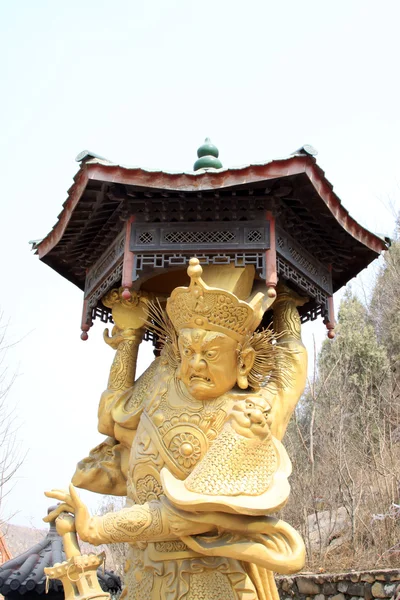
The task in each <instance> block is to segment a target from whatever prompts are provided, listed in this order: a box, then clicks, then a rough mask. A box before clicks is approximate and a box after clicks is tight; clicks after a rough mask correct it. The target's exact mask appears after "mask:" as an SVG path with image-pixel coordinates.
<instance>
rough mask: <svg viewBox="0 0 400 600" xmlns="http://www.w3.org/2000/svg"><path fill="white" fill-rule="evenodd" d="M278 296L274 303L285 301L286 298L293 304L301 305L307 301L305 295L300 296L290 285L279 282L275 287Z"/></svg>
mask: <svg viewBox="0 0 400 600" xmlns="http://www.w3.org/2000/svg"><path fill="white" fill-rule="evenodd" d="M276 291H277V293H278V296H277V298H276V300H275V304H276V305H278V304H279V303H281V302H285V301H286V302H287V301H288V300H289V301H291V302H293V303H294V305H295V306H303V304H305V303H306V302H308V301H309V298H308V297H307V296H300V295H299V294H297V292H295V291H294V290H292V289H291V288H290V287H288V286H287V285H285V284H284V283H282V282H280V283H279V284H278V286H277V288H276Z"/></svg>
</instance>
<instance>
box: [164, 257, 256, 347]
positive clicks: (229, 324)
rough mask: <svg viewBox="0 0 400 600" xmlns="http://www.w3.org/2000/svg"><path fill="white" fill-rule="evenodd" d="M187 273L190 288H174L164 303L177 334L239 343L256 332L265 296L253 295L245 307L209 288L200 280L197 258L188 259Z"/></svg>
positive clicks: (228, 295) (230, 297) (200, 272)
mask: <svg viewBox="0 0 400 600" xmlns="http://www.w3.org/2000/svg"><path fill="white" fill-rule="evenodd" d="M187 273H188V275H189V277H190V286H189V287H178V288H175V289H174V290H173V292H172V293H171V296H170V298H169V299H168V301H167V313H168V315H169V318H170V319H171V321H172V324H173V325H174V327H175V329H176V331H178V332H179V331H180V330H181V329H197V328H200V329H206V330H207V331H218V332H221V333H225V334H226V335H229V336H230V337H233V338H234V339H235V340H237V341H238V342H242V341H243V338H244V337H245V335H246V334H247V333H249V332H251V333H252V332H253V331H255V329H256V328H257V326H258V325H259V324H260V322H261V319H262V317H263V307H262V300H263V298H264V294H262V293H261V292H260V293H258V294H256V296H255V297H254V298H253V299H252V300H251V302H249V303H248V302H243V301H242V300H239V299H238V298H237V297H236V296H235V295H234V294H231V293H230V292H228V291H226V290H223V289H218V288H212V287H209V286H208V285H207V284H206V283H204V281H203V280H202V278H201V275H202V273H203V269H202V268H201V266H200V263H199V260H198V259H197V258H191V259H190V261H189V267H188V270H187Z"/></svg>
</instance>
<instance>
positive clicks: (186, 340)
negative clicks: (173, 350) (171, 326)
mask: <svg viewBox="0 0 400 600" xmlns="http://www.w3.org/2000/svg"><path fill="white" fill-rule="evenodd" d="M179 341H180V342H182V344H183V345H184V346H190V345H191V343H192V341H191V340H190V339H189V338H188V337H187V336H186V335H180V336H179Z"/></svg>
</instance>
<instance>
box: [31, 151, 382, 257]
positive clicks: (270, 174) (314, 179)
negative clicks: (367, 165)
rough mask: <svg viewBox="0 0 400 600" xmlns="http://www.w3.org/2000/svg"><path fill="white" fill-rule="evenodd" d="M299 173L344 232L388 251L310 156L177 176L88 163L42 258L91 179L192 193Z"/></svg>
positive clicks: (57, 238) (42, 248)
mask: <svg viewBox="0 0 400 600" xmlns="http://www.w3.org/2000/svg"><path fill="white" fill-rule="evenodd" d="M300 173H305V174H306V175H307V176H308V178H309V179H310V181H311V183H312V185H313V186H314V188H315V189H316V191H317V192H318V194H319V196H320V197H321V199H322V200H323V202H324V203H325V204H326V206H327V207H328V208H329V210H330V212H331V213H332V215H333V216H334V217H335V218H336V220H337V221H338V223H339V224H340V225H341V226H342V227H343V228H344V229H345V231H347V232H348V233H349V234H350V235H351V236H352V237H353V238H355V239H356V240H358V241H359V242H361V243H362V244H364V245H365V246H367V247H368V248H370V249H371V250H373V251H374V252H376V253H377V254H379V253H380V252H382V251H383V250H385V249H386V244H385V242H384V241H383V240H382V239H381V238H379V237H378V236H376V235H374V234H373V233H371V232H369V231H367V230H366V229H364V228H363V227H362V226H361V225H359V224H358V223H357V222H356V221H355V220H354V219H353V218H352V217H350V215H349V213H348V211H347V210H346V209H345V208H344V207H343V206H342V203H341V201H340V199H339V198H338V196H337V195H336V194H335V193H334V192H333V186H332V185H331V183H329V181H328V180H327V179H326V177H325V174H324V171H323V170H322V169H321V168H320V167H319V166H318V165H317V164H316V161H315V158H313V157H311V156H293V157H290V158H287V159H282V160H275V161H272V162H270V163H267V164H265V165H249V166H246V167H242V168H238V169H226V170H225V169H224V170H221V171H212V172H211V171H208V172H204V173H178V174H174V173H164V172H162V171H144V170H143V169H139V168H128V167H121V166H118V165H107V164H100V163H90V162H89V163H86V164H85V165H83V166H82V167H81V169H80V171H78V173H77V174H76V176H75V178H74V179H75V182H74V184H73V185H72V186H71V188H70V189H69V190H68V194H69V195H68V199H67V200H66V202H65V203H64V208H63V210H62V212H61V214H60V217H59V220H58V222H57V223H56V225H55V226H54V228H53V230H52V231H51V232H50V233H49V234H48V235H47V236H46V237H45V238H44V239H43V240H42V242H40V244H39V245H38V246H37V251H38V254H39V258H42V257H43V256H45V255H46V254H47V253H48V252H49V251H50V250H51V249H52V248H54V246H56V244H57V243H58V242H59V241H60V239H61V237H62V235H63V233H64V231H65V229H66V227H67V225H68V222H69V220H70V218H71V215H72V213H73V211H74V209H75V207H76V205H77V204H78V202H79V200H80V198H81V196H82V194H83V192H84V190H85V187H86V184H87V182H88V181H89V180H96V181H101V182H109V183H120V184H125V185H136V186H140V187H147V188H154V189H164V190H182V191H188V192H192V191H206V190H213V189H221V188H228V187H232V186H236V185H245V184H248V183H256V182H260V181H268V180H270V179H276V178H278V177H288V176H290V175H297V174H300Z"/></svg>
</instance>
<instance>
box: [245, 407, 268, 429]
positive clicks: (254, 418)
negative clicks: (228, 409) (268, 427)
mask: <svg viewBox="0 0 400 600" xmlns="http://www.w3.org/2000/svg"><path fill="white" fill-rule="evenodd" d="M247 416H248V417H249V418H250V419H251V422H252V423H254V424H255V425H261V424H262V423H263V422H264V416H263V413H262V412H261V410H257V409H255V410H252V411H249V413H248V414H247Z"/></svg>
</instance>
